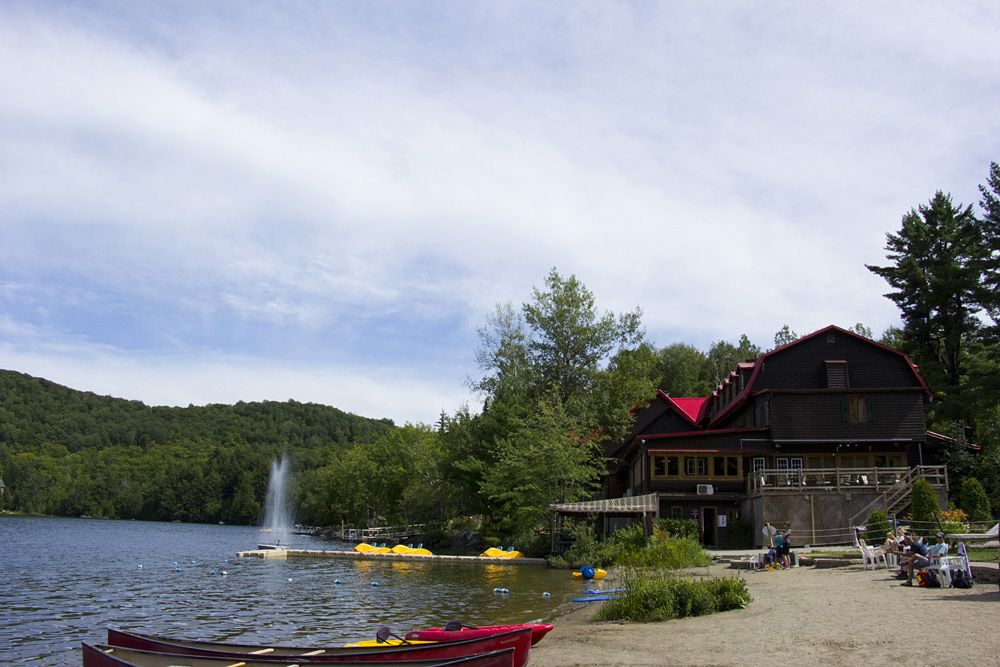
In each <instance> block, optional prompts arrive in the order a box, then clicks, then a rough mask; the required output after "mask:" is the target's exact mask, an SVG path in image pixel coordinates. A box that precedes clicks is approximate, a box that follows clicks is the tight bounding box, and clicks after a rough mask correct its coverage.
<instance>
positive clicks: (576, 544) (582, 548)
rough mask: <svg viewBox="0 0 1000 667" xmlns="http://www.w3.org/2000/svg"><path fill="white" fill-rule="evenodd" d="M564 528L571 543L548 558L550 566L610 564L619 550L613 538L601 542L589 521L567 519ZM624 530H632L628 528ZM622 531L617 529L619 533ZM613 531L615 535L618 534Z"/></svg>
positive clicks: (571, 566)
mask: <svg viewBox="0 0 1000 667" xmlns="http://www.w3.org/2000/svg"><path fill="white" fill-rule="evenodd" d="M564 529H565V531H566V532H568V533H569V534H570V536H571V537H572V539H573V544H572V546H570V548H569V549H567V550H566V553H564V554H561V555H559V556H553V557H552V558H550V559H549V565H550V566H552V567H568V568H573V569H576V568H579V567H583V566H584V565H589V566H591V567H604V566H606V565H610V564H611V561H612V559H613V558H614V556H615V554H616V553H617V552H618V551H619V550H620V548H621V547H620V545H619V544H618V542H616V541H615V540H614V539H608V540H605V541H603V542H601V541H599V540H598V539H597V536H596V535H595V534H594V526H593V524H592V523H591V522H589V521H567V522H566V524H565V526H564ZM626 530H632V528H628V529H626ZM621 532H624V531H618V533H621ZM618 533H615V535H618ZM639 534H640V535H641V534H642V527H641V526H640V527H639Z"/></svg>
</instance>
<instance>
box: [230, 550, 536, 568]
mask: <svg viewBox="0 0 1000 667" xmlns="http://www.w3.org/2000/svg"><path fill="white" fill-rule="evenodd" d="M236 555H237V556H239V557H240V558H337V559H341V560H390V561H413V562H417V561H421V562H434V563H441V562H446V563H464V564H469V565H543V566H544V565H548V561H546V560H545V559H544V558H502V557H501V558H488V557H486V556H437V555H432V556H416V555H411V554H394V553H387V554H386V553H382V554H379V553H371V552H367V551H326V550H320V549H253V550H251V551H238V552H236Z"/></svg>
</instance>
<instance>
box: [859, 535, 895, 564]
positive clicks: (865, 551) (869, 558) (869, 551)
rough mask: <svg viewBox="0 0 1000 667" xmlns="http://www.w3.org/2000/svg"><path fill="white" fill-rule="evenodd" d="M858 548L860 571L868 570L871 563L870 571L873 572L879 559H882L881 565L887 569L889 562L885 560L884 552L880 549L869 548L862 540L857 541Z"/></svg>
mask: <svg viewBox="0 0 1000 667" xmlns="http://www.w3.org/2000/svg"><path fill="white" fill-rule="evenodd" d="M858 547H859V548H860V549H861V567H862V569H868V563H869V562H871V564H872V570H873V571H874V570H875V565H876V564H877V563H878V559H879V558H881V559H882V564H883V565H884V566H885V568H886V569H889V561H888V560H886V557H885V550H884V549H882V547H870V546H868V545H867V544H866V543H865V541H864V540H858Z"/></svg>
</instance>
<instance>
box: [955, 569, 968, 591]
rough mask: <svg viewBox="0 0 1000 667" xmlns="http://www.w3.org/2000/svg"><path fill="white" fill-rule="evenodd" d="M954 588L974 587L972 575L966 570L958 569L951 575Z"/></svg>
mask: <svg viewBox="0 0 1000 667" xmlns="http://www.w3.org/2000/svg"><path fill="white" fill-rule="evenodd" d="M951 587H952V588H972V575H970V574H969V573H968V572H966V571H965V570H958V571H956V572H954V573H952V575H951Z"/></svg>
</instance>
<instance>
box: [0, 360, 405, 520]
mask: <svg viewBox="0 0 1000 667" xmlns="http://www.w3.org/2000/svg"><path fill="white" fill-rule="evenodd" d="M393 428H394V427H393V424H392V423H391V422H389V421H385V420H382V421H377V420H372V419H365V418H362V417H357V416H355V415H350V414H347V413H344V412H342V411H340V410H337V409H335V408H330V407H326V406H321V405H313V404H303V403H296V402H294V401H289V402H287V403H275V402H265V403H238V404H236V405H231V406H230V405H208V406H204V407H187V408H169V407H148V406H146V405H144V404H142V403H140V402H138V401H127V400H122V399H117V398H111V397H107V396H98V395H96V394H92V393H88V392H82V391H74V390H72V389H68V388H66V387H62V386H59V385H57V384H54V383H52V382H48V381H46V380H42V379H37V378H33V377H30V376H27V375H23V374H21V373H16V372H13V371H0V475H2V477H3V479H4V480H5V484H6V487H7V488H6V489H5V493H4V495H3V497H2V499H0V502H2V504H3V507H4V508H7V509H15V510H18V511H22V512H27V513H33V514H55V515H62V516H79V515H86V516H97V517H110V518H122V519H150V520H182V521H211V522H215V521H226V522H234V523H254V522H256V521H257V520H258V517H259V515H260V512H261V502H262V501H263V498H264V495H265V491H266V488H267V481H268V479H267V477H268V474H269V471H270V465H271V459H272V458H273V457H275V456H280V455H282V454H284V453H288V454H289V455H290V456H291V457H292V459H293V460H294V461H295V465H298V466H302V467H304V468H310V467H315V466H318V465H321V464H323V463H325V462H326V461H327V460H328V459H329V458H330V457H335V456H336V455H337V454H338V453H339V452H342V451H344V450H345V449H347V448H348V447H350V446H351V445H353V444H354V443H358V442H373V441H375V440H377V439H378V438H380V437H381V436H383V435H385V434H386V433H388V432H390V431H392V430H393Z"/></svg>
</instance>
